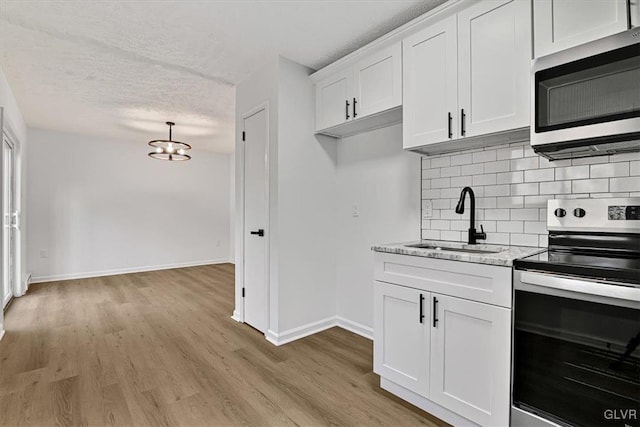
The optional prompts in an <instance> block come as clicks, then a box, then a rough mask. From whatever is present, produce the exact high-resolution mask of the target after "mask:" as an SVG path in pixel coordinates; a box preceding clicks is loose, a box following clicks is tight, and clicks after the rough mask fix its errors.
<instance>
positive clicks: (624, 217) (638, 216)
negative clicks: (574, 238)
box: [547, 197, 640, 233]
mask: <svg viewBox="0 0 640 427" xmlns="http://www.w3.org/2000/svg"><path fill="white" fill-rule="evenodd" d="M547 229H549V230H555V231H603V232H619V233H620V232H623V233H640V197H630V198H610V199H562V200H549V202H548V204H547Z"/></svg>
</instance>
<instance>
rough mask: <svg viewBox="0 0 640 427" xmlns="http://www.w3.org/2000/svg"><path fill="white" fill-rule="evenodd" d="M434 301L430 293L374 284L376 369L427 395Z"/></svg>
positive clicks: (392, 379)
mask: <svg viewBox="0 0 640 427" xmlns="http://www.w3.org/2000/svg"><path fill="white" fill-rule="evenodd" d="M430 301H431V298H430V294H429V293H428V292H422V291H419V290H417V289H412V288H407V287H404V286H396V285H391V284H388V283H383V282H375V285H374V306H375V307H374V311H375V313H378V314H379V315H377V316H375V318H374V322H375V324H374V329H373V330H374V341H373V342H374V354H373V369H374V372H375V373H377V374H378V375H380V376H382V377H384V378H388V379H390V380H391V381H393V382H395V383H396V384H399V385H401V386H403V387H405V388H406V389H408V390H411V391H414V392H416V393H418V394H421V395H423V396H426V395H428V393H429V330H430V324H429V320H430V319H431V312H430V310H429V307H430V305H429V303H430ZM383 313H384V314H383Z"/></svg>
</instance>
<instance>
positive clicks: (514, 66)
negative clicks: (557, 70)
mask: <svg viewBox="0 0 640 427" xmlns="http://www.w3.org/2000/svg"><path fill="white" fill-rule="evenodd" d="M529 8H530V6H529V3H528V2H527V1H523V0H510V1H493V0H484V1H479V2H476V3H475V4H474V5H473V6H471V7H469V8H467V9H465V10H463V11H462V12H460V13H459V14H458V90H459V92H458V100H459V108H460V120H461V123H460V135H461V136H462V137H473V136H478V135H485V134H489V133H494V132H501V131H505V130H509V129H517V128H522V127H526V126H529V123H530V108H531V107H530V101H529V100H530V92H531V87H530V81H531V78H530V75H531V15H530V13H529Z"/></svg>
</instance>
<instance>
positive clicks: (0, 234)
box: [0, 107, 28, 334]
mask: <svg viewBox="0 0 640 427" xmlns="http://www.w3.org/2000/svg"><path fill="white" fill-rule="evenodd" d="M0 137H2V144H3V149H2V154H0V161H1V162H2V164H3V165H4V141H5V139H6V141H7V142H8V144H9V146H10V147H11V151H12V161H11V172H12V174H11V175H12V176H11V184H10V185H11V187H12V191H11V198H12V200H11V202H12V205H13V206H12V207H13V210H12V212H11V214H10V215H11V217H10V221H11V223H13V213H14V212H15V213H16V218H15V224H16V225H15V227H13V228H14V231H13V241H12V242H11V249H10V250H11V251H12V252H13V266H12V269H11V272H10V274H11V276H12V286H11V293H12V297H14V298H15V297H18V296H21V295H24V294H25V293H26V291H27V289H26V288H27V286H28V283H26V282H25V283H24V286H23V283H22V278H21V274H20V272H21V267H22V245H21V230H20V229H21V219H22V212H21V209H20V207H21V202H22V200H21V195H20V189H21V186H22V182H21V174H22V164H21V163H22V162H21V159H22V151H21V148H22V145H21V143H20V140H19V139H18V137H17V135H16V132H14V131H13V129H12V127H11V125H10V123H9V122H8V121H7V120H6V119H5V110H4V108H1V107H0ZM3 181H4V173H2V174H0V189H1V188H2V187H4V182H3ZM2 203H4V198H3V200H2V201H0V206H1V205H2ZM2 210H3V211H4V206H2ZM2 221H4V218H2ZM4 233H5V230H4V223H3V227H2V231H0V238H2V239H4ZM0 257H2V260H3V262H4V253H3V248H1V247H0ZM0 271H2V268H0ZM2 273H3V276H2V277H3V278H4V272H2ZM0 295H1V298H0V299H1V300H2V303H3V304H2V305H3V306H4V295H3V289H0ZM2 308H3V309H4V307H2ZM2 311H3V310H0V312H2ZM1 330H2V322H0V334H1Z"/></svg>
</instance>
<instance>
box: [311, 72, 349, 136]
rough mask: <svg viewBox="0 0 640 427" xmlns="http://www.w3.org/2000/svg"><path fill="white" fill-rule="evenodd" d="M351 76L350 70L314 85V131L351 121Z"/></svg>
mask: <svg viewBox="0 0 640 427" xmlns="http://www.w3.org/2000/svg"><path fill="white" fill-rule="evenodd" d="M352 79H353V74H352V71H351V68H349V69H347V70H345V71H341V72H338V73H336V74H334V75H332V76H329V77H327V78H326V79H324V80H321V81H319V82H318V83H316V130H319V129H326V128H330V127H333V126H337V125H339V124H342V123H344V122H346V121H347V120H349V119H351V114H352V113H351V105H350V101H349V98H350V97H351V92H352V89H351V86H352Z"/></svg>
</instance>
